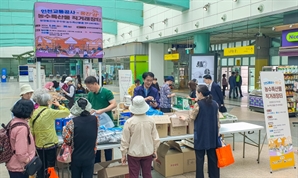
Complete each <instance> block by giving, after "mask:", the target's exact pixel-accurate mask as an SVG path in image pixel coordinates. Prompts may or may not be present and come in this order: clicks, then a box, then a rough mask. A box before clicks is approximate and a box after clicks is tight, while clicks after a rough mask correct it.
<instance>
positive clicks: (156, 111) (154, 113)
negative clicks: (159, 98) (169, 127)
mask: <svg viewBox="0 0 298 178" xmlns="http://www.w3.org/2000/svg"><path fill="white" fill-rule="evenodd" d="M146 115H148V116H155V115H163V112H161V111H159V110H156V109H153V108H152V107H151V106H150V108H149V110H148V111H147V112H146Z"/></svg>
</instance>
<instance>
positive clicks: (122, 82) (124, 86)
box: [118, 70, 133, 101]
mask: <svg viewBox="0 0 298 178" xmlns="http://www.w3.org/2000/svg"><path fill="white" fill-rule="evenodd" d="M118 74H119V90H120V101H123V99H124V96H125V95H127V91H128V89H129V87H130V86H131V85H132V83H133V82H132V72H131V70H119V73H118Z"/></svg>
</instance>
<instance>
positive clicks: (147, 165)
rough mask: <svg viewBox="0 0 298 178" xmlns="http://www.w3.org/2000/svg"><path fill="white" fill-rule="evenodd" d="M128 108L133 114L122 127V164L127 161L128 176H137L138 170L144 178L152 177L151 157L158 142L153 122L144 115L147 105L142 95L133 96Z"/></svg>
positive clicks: (154, 157)
mask: <svg viewBox="0 0 298 178" xmlns="http://www.w3.org/2000/svg"><path fill="white" fill-rule="evenodd" d="M129 110H130V112H131V113H133V114H134V116H133V117H131V118H129V119H128V120H127V121H126V122H125V124H124V128H123V132H122V139H121V146H120V150H121V152H122V159H121V162H122V164H126V162H128V167H129V177H130V178H138V177H139V173H140V170H142V176H143V177H145V178H149V177H152V175H151V165H152V159H154V160H156V159H157V154H156V151H157V149H158V147H159V144H160V139H159V135H158V132H157V129H156V126H155V122H154V120H153V119H152V118H151V117H148V116H146V112H147V111H148V110H149V105H148V104H147V103H146V102H145V99H144V98H143V97H142V96H135V97H134V98H133V100H132V104H131V105H130V106H129Z"/></svg>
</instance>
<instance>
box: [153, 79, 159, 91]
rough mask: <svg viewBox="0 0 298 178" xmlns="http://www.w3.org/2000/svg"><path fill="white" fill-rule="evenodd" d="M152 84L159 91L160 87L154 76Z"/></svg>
mask: <svg viewBox="0 0 298 178" xmlns="http://www.w3.org/2000/svg"><path fill="white" fill-rule="evenodd" d="M152 86H153V87H154V88H156V89H157V91H158V92H160V87H159V84H158V82H157V78H154V79H153V84H152Z"/></svg>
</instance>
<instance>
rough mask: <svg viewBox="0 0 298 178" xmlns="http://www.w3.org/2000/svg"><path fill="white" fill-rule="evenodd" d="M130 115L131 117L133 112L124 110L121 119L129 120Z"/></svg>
mask: <svg viewBox="0 0 298 178" xmlns="http://www.w3.org/2000/svg"><path fill="white" fill-rule="evenodd" d="M130 117H131V112H122V113H120V120H121V119H124V120H127V119H129V118H130Z"/></svg>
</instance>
